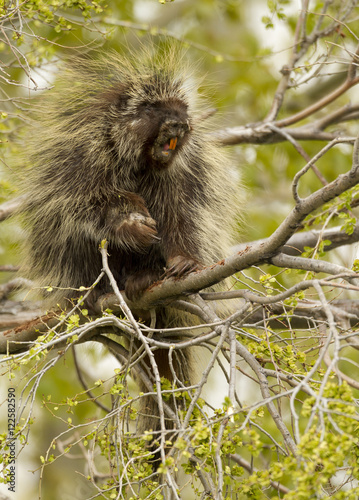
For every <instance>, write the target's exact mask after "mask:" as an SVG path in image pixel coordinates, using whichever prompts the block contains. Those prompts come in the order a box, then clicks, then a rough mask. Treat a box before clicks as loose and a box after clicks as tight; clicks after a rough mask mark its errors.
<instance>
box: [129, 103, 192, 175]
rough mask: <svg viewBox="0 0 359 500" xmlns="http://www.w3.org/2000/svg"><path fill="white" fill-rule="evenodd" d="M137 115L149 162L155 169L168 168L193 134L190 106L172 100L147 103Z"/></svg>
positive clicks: (139, 109)
mask: <svg viewBox="0 0 359 500" xmlns="http://www.w3.org/2000/svg"><path fill="white" fill-rule="evenodd" d="M137 111H138V114H139V127H140V128H141V129H142V133H143V135H142V137H144V138H145V142H144V153H145V155H146V158H147V162H148V163H150V165H151V167H152V168H154V169H159V170H162V169H166V168H168V167H169V166H170V165H171V163H172V161H173V159H174V157H175V156H176V155H177V154H178V152H179V151H180V149H181V148H182V146H183V145H184V143H185V142H186V139H187V137H188V134H189V132H190V128H191V127H190V124H189V118H188V114H187V105H186V104H185V103H183V102H182V101H180V100H177V99H168V100H166V101H158V102H152V103H143V104H141V105H140V106H139V107H138V108H137ZM137 132H138V130H137Z"/></svg>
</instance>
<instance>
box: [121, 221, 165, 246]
mask: <svg viewBox="0 0 359 500" xmlns="http://www.w3.org/2000/svg"><path fill="white" fill-rule="evenodd" d="M116 236H117V238H118V239H119V240H120V241H121V242H122V244H123V245H124V246H126V247H128V248H130V249H136V250H139V251H141V250H144V249H146V248H147V247H149V246H150V245H153V244H155V243H158V242H159V241H160V238H159V237H158V236H157V229H156V222H155V221H154V220H153V219H152V217H150V216H149V215H144V214H141V213H138V212H132V213H130V214H129V215H128V216H127V217H126V218H125V219H124V220H123V221H122V222H121V224H120V225H119V226H118V227H117V228H116Z"/></svg>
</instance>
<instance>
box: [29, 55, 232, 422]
mask: <svg viewBox="0 0 359 500" xmlns="http://www.w3.org/2000/svg"><path fill="white" fill-rule="evenodd" d="M150 52H151V51H148V52H146V51H145V52H143V51H142V52H141V53H140V54H139V55H136V54H131V56H130V57H128V58H126V57H123V56H120V55H119V54H117V53H112V54H110V55H107V56H105V55H102V56H101V57H98V58H90V57H86V58H83V59H81V58H80V59H76V61H75V62H72V63H69V64H67V65H66V66H65V68H64V69H63V71H62V72H60V73H59V75H58V76H57V79H56V82H55V86H54V89H52V90H50V91H48V92H47V94H46V95H44V96H43V97H42V104H41V107H40V111H39V112H38V116H37V121H36V122H35V124H33V126H32V130H31V134H32V137H33V139H32V140H31V141H30V147H29V152H28V160H29V164H30V166H29V168H28V170H27V171H26V176H25V182H24V192H25V195H26V201H25V203H24V206H23V207H22V211H23V213H24V220H25V224H26V226H27V232H28V236H27V242H26V251H25V255H26V266H25V267H26V268H27V269H28V273H27V274H28V276H29V277H31V278H32V279H34V280H35V281H36V282H37V283H39V285H40V286H43V287H50V286H51V287H53V292H52V293H51V295H50V296H51V300H52V303H53V304H57V303H62V304H64V303H66V300H67V299H70V298H73V297H75V296H76V293H75V289H78V288H79V287H82V286H85V287H89V286H91V285H92V283H93V282H94V281H95V279H96V278H97V276H98V275H99V273H100V270H101V267H102V264H101V255H100V252H99V249H98V247H99V243H100V242H101V241H102V240H104V239H106V240H107V241H108V254H109V256H108V262H109V267H110V269H111V271H112V273H113V275H114V277H115V279H116V281H117V283H118V286H119V288H120V289H122V290H123V289H124V290H125V292H126V295H127V296H128V297H129V298H130V299H132V300H136V299H137V298H138V297H139V296H140V295H141V293H142V292H143V291H144V290H145V289H146V288H147V287H148V286H149V285H151V284H153V283H154V282H155V281H157V280H158V279H159V278H160V277H161V276H162V275H163V274H164V276H165V277H171V276H176V277H180V276H182V275H184V274H186V273H188V272H191V271H194V270H196V269H198V268H200V267H201V266H203V265H204V266H205V265H209V264H213V263H214V262H216V261H218V260H219V259H221V258H222V257H224V256H225V255H226V254H228V252H229V246H230V243H231V227H232V225H233V220H234V214H235V212H236V210H237V209H236V202H235V196H234V189H233V179H232V178H231V176H230V175H229V166H228V160H227V157H226V154H225V153H224V152H223V149H222V148H221V147H220V146H219V145H218V144H215V143H214V142H213V141H212V140H211V139H210V138H209V135H208V133H207V132H208V131H207V130H206V126H205V125H204V123H203V120H201V119H200V118H201V114H202V113H203V109H204V108H203V106H202V104H201V99H200V98H199V97H198V91H197V85H196V83H195V81H194V78H193V75H192V73H191V72H188V71H187V70H186V69H185V68H184V66H185V65H184V64H183V60H181V58H180V57H179V53H178V50H177V49H173V48H172V49H169V50H168V49H166V50H165V51H159V52H157V53H156V54H154V55H153V54H150ZM111 291H112V290H111V287H110V284H109V282H108V281H107V280H106V279H102V280H101V281H100V283H99V284H98V286H97V288H96V289H95V295H94V297H95V299H96V298H97V297H98V296H99V295H101V294H103V293H107V292H111ZM95 299H93V300H95ZM156 318H157V323H156V327H158V328H165V327H170V326H179V325H182V326H183V325H184V326H187V325H188V324H190V323H191V319H189V315H188V314H186V313H181V312H179V311H177V312H176V311H175V310H174V309H171V311H169V310H168V308H158V309H157V312H156ZM172 340H173V341H175V340H176V339H172ZM177 340H178V338H177ZM175 354H176V352H175ZM183 356H184V358H185V359H183ZM155 359H156V361H157V363H158V366H159V371H160V375H161V376H164V377H166V378H168V379H170V380H171V379H172V380H173V377H172V373H171V370H170V367H169V360H168V351H167V350H162V351H161V350H158V351H155ZM176 360H177V361H176ZM183 361H185V362H183ZM173 367H174V369H175V370H176V371H178V377H179V379H180V380H181V381H182V382H188V381H190V380H191V371H192V368H191V363H190V352H189V350H188V349H185V350H180V351H179V353H178V354H176V355H175V356H174V362H173ZM144 401H145V403H144V407H143V408H142V413H144V414H147V417H142V419H140V420H141V424H140V428H141V430H142V431H143V430H144V429H146V428H147V429H150V428H152V429H153V430H156V429H157V430H158V429H159V423H158V418H157V420H156V419H154V417H149V415H153V413H155V414H156V402H155V400H154V399H153V398H150V397H147V398H144ZM157 413H158V409H157ZM168 427H169V428H170V427H171V425H170V424H169V423H168Z"/></svg>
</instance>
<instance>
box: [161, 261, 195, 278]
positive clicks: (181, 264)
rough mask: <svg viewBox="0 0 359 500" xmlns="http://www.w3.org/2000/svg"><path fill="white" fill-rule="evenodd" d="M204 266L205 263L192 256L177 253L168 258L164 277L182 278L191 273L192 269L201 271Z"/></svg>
mask: <svg viewBox="0 0 359 500" xmlns="http://www.w3.org/2000/svg"><path fill="white" fill-rule="evenodd" d="M203 268H204V266H203V264H201V263H200V262H199V261H198V260H196V259H192V257H186V256H184V255H176V256H175V257H171V258H170V259H168V261H167V266H166V271H165V274H164V278H172V277H177V278H180V277H181V276H183V275H185V274H188V273H191V272H192V271H199V270H200V269H203Z"/></svg>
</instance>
